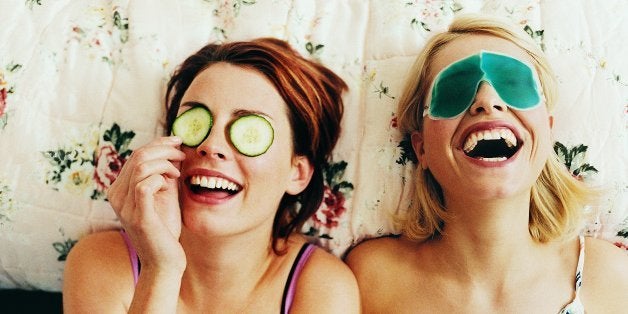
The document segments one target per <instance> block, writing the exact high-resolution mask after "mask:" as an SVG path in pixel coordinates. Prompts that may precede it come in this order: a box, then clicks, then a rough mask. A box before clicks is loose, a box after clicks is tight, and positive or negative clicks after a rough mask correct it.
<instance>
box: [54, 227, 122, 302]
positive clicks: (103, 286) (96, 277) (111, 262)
mask: <svg viewBox="0 0 628 314" xmlns="http://www.w3.org/2000/svg"><path fill="white" fill-rule="evenodd" d="M133 288H134V283H133V273H132V271H131V263H130V260H129V255H128V251H127V248H126V245H125V243H124V240H123V238H122V236H121V235H120V233H119V232H118V231H104V232H97V233H92V234H89V235H87V236H85V237H83V238H81V239H80V240H79V241H78V242H77V244H76V245H75V246H74V247H73V248H72V250H70V253H69V255H68V258H67V260H66V264H65V269H64V279H63V303H64V308H65V309H67V311H68V312H72V311H76V312H77V313H78V312H85V313H87V312H90V313H94V312H99V311H102V310H107V311H110V312H111V311H113V312H115V311H116V309H119V310H120V311H121V312H122V311H124V310H125V308H126V307H127V306H128V304H130V300H131V298H132V296H133Z"/></svg>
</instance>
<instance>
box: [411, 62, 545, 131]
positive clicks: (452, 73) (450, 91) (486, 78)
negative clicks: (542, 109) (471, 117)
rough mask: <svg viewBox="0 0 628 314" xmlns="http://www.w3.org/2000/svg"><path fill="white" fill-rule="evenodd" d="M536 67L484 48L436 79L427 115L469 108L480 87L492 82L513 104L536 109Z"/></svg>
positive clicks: (450, 113)
mask: <svg viewBox="0 0 628 314" xmlns="http://www.w3.org/2000/svg"><path fill="white" fill-rule="evenodd" d="M534 73H535V72H534V70H533V69H532V68H531V67H530V66H529V65H528V64H527V63H524V62H522V61H520V60H518V59H515V58H513V57H510V56H507V55H503V54H498V53H494V52H488V51H482V52H480V53H478V54H475V55H472V56H469V57H466V58H464V59H462V60H459V61H456V62H454V63H452V64H450V65H449V66H447V67H446V68H445V69H443V70H442V71H441V72H440V73H438V75H437V76H436V79H435V80H434V85H433V87H432V99H431V101H430V103H429V105H428V106H427V107H426V108H425V110H424V111H423V116H426V115H429V116H430V117H431V118H432V119H453V118H456V117H458V116H460V115H461V114H462V113H464V112H465V111H467V110H468V109H469V107H471V104H472V103H473V100H474V99H475V95H476V93H477V91H478V88H479V87H480V83H482V82H487V83H489V84H490V85H491V86H492V87H493V88H494V89H495V91H496V92H497V94H498V95H499V97H500V98H501V99H502V100H503V101H504V102H505V103H506V104H507V105H508V106H509V107H511V108H514V109H518V110H526V109H532V108H535V107H536V106H538V105H539V104H540V103H541V95H540V93H539V87H538V84H537V81H536V79H535V76H534Z"/></svg>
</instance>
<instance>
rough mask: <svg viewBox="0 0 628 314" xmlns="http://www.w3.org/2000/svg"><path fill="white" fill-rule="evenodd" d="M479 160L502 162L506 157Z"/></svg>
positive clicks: (481, 158)
mask: <svg viewBox="0 0 628 314" xmlns="http://www.w3.org/2000/svg"><path fill="white" fill-rule="evenodd" d="M479 159H480V160H483V161H491V162H497V161H504V160H506V159H507V158H506V157H492V158H484V157H480V158H479Z"/></svg>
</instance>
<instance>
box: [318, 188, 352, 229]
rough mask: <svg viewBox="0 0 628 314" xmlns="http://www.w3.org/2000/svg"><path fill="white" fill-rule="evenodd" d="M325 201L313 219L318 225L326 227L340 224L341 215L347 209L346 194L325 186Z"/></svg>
mask: <svg viewBox="0 0 628 314" xmlns="http://www.w3.org/2000/svg"><path fill="white" fill-rule="evenodd" d="M324 193H325V194H324V197H323V203H322V204H321V207H319V209H318V211H317V212H316V214H315V215H314V217H313V219H314V221H315V223H316V224H317V225H321V226H324V227H326V228H334V227H337V226H338V220H339V219H340V216H342V214H344V212H345V211H346V210H347V209H346V208H345V196H344V194H342V192H340V191H333V190H332V189H330V188H329V187H328V186H325V192H324Z"/></svg>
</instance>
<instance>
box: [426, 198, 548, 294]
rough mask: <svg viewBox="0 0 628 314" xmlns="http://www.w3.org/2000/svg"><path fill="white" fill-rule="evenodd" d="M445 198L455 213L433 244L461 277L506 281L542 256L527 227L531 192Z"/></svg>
mask: <svg viewBox="0 0 628 314" xmlns="http://www.w3.org/2000/svg"><path fill="white" fill-rule="evenodd" d="M446 199H447V210H448V212H450V213H452V214H453V217H452V219H451V220H449V221H448V222H447V224H446V225H445V227H444V230H443V234H442V236H441V237H440V239H439V240H438V241H435V243H434V248H435V249H439V250H440V251H441V252H443V251H444V252H447V253H445V254H443V255H441V256H442V258H443V259H447V260H448V261H443V262H447V263H449V265H451V267H452V271H454V272H455V273H457V274H458V275H460V276H461V278H465V277H466V278H468V279H473V280H480V278H481V280H491V282H493V283H498V282H504V281H506V280H508V277H509V276H513V274H517V273H521V272H520V271H519V270H521V269H522V268H524V267H526V265H530V260H531V259H534V258H538V257H539V254H540V250H539V248H540V247H541V246H540V245H539V243H537V242H536V241H535V240H534V239H533V238H532V237H531V236H530V233H529V231H528V221H529V207H530V198H529V195H521V196H517V197H512V198H508V199H496V200H495V199H494V200H475V199H471V200H470V199H469V198H468V197H466V198H465V199H456V198H451V197H450V198H446ZM473 277H475V278H473Z"/></svg>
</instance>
